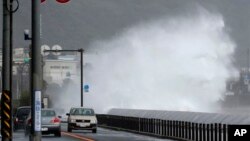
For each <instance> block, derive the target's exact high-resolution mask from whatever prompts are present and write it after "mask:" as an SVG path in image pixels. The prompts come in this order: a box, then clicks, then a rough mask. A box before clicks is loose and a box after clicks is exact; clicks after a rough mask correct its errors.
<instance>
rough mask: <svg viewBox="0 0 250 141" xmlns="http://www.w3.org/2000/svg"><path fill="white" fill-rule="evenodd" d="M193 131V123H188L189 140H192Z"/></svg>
mask: <svg viewBox="0 0 250 141" xmlns="http://www.w3.org/2000/svg"><path fill="white" fill-rule="evenodd" d="M191 131H192V129H191V122H188V140H191V134H192V132H191Z"/></svg>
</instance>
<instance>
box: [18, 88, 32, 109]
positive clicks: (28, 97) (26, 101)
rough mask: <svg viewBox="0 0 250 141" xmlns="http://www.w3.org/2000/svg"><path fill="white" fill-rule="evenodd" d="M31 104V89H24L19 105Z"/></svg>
mask: <svg viewBox="0 0 250 141" xmlns="http://www.w3.org/2000/svg"><path fill="white" fill-rule="evenodd" d="M30 105H31V95H30V93H29V91H23V92H22V93H21V97H20V100H19V106H30Z"/></svg>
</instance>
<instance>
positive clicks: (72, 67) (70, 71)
mask: <svg viewBox="0 0 250 141" xmlns="http://www.w3.org/2000/svg"><path fill="white" fill-rule="evenodd" d="M44 63H45V64H44V67H43V79H44V80H45V81H46V82H47V83H48V84H51V83H57V84H59V85H61V84H62V83H63V80H64V79H66V78H70V79H72V80H75V79H76V78H77V74H78V73H77V72H79V70H78V68H77V66H78V64H79V61H75V60H45V61H44Z"/></svg>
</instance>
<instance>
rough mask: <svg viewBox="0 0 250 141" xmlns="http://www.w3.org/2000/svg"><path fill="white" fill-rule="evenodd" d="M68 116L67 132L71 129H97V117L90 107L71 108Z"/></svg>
mask: <svg viewBox="0 0 250 141" xmlns="http://www.w3.org/2000/svg"><path fill="white" fill-rule="evenodd" d="M66 115H67V116H68V132H72V130H92V132H93V133H96V131H97V118H96V115H95V112H94V110H93V109H91V108H83V107H78V108H71V109H70V112H69V113H67V114H66Z"/></svg>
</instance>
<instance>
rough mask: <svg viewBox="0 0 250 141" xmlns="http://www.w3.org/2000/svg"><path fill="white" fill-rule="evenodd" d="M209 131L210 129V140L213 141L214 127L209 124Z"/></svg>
mask: <svg viewBox="0 0 250 141" xmlns="http://www.w3.org/2000/svg"><path fill="white" fill-rule="evenodd" d="M210 129H211V131H210V132H211V140H212V141H214V126H213V124H211V128H210Z"/></svg>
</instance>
